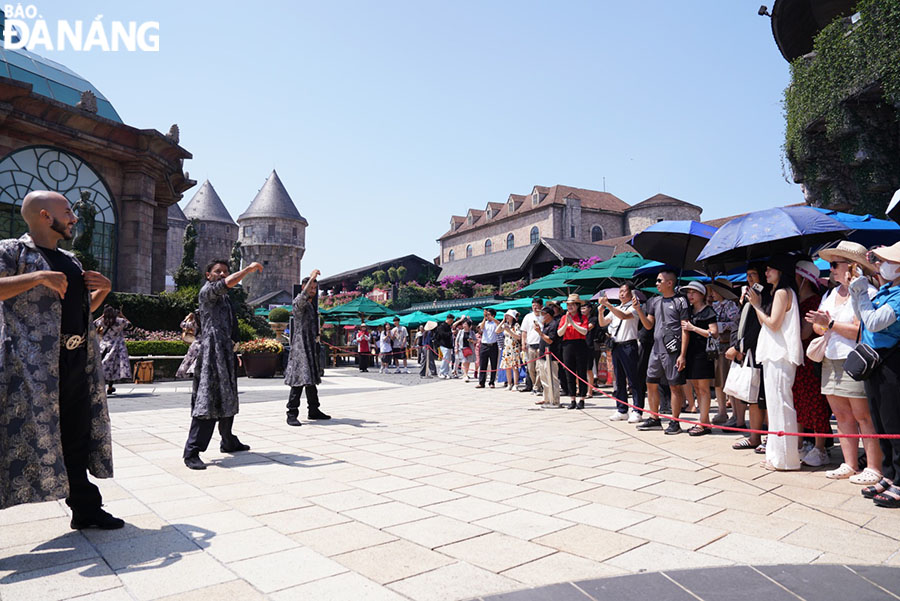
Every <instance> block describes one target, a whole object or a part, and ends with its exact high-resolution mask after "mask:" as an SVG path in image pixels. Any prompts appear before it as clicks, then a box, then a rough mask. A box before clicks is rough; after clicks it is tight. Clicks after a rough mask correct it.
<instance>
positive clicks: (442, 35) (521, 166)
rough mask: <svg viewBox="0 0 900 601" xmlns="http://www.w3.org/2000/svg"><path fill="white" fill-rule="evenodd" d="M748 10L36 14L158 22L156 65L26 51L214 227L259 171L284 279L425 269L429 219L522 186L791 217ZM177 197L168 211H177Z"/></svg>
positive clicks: (440, 7)
mask: <svg viewBox="0 0 900 601" xmlns="http://www.w3.org/2000/svg"><path fill="white" fill-rule="evenodd" d="M759 1H760V0H753V1H749V0H695V1H691V2H672V1H670V0H641V1H640V2H608V1H593V2H591V1H584V2H567V1H559V2H549V1H544V2H534V1H484V0H480V1H454V2H430V1H425V0H419V1H409V2H399V1H391V0H386V1H383V2H375V1H369V2H341V1H335V2H306V1H300V2H297V1H294V2H288V1H271V2H226V1H219V2H213V1H209V0H203V1H200V0H192V1H181V2H170V1H168V0H157V1H153V2H147V3H135V2H121V1H116V2H113V1H108V2H91V1H79V2H77V3H75V2H58V1H55V2H36V3H35V5H36V6H37V7H38V9H39V11H40V13H41V15H42V16H43V17H44V18H45V19H49V20H56V19H76V18H80V19H83V20H85V21H87V20H90V19H93V18H94V17H95V16H96V15H98V14H102V15H103V19H104V20H121V21H127V20H135V21H139V22H140V21H145V20H158V21H159V22H160V52H158V53H141V52H137V53H127V52H119V53H102V52H99V51H92V52H90V53H77V52H52V53H51V52H43V51H41V50H40V49H38V50H37V51H38V52H39V53H41V54H44V55H46V56H48V57H49V58H53V59H55V60H59V61H60V62H63V63H64V64H66V65H67V66H69V67H70V68H71V69H73V70H74V71H76V72H78V73H79V74H81V75H82V76H83V77H85V78H87V79H89V80H90V81H92V82H93V83H94V85H96V86H97V87H98V88H99V89H100V90H101V91H102V92H103V93H104V94H105V95H106V96H107V98H109V99H110V101H111V102H112V103H113V105H114V106H115V107H116V109H117V110H118V112H119V114H120V115H121V116H122V118H123V120H124V121H125V122H126V123H128V124H129V125H133V126H136V127H139V128H155V129H158V130H160V131H162V132H166V131H167V130H168V128H169V126H170V125H171V124H172V123H176V122H177V123H178V124H179V126H180V128H181V143H182V145H183V146H184V147H185V148H187V149H188V150H189V151H190V152H192V153H193V155H194V158H193V159H192V160H190V161H187V162H186V164H185V169H186V170H188V171H189V172H190V174H191V177H192V178H194V179H196V180H198V181H201V182H202V181H203V179H206V178H208V179H209V180H210V181H211V182H212V184H213V185H214V186H215V188H216V190H217V191H218V192H219V195H220V196H221V197H222V199H223V200H224V201H225V204H226V206H227V207H228V209H229V211H230V212H231V214H232V216H233V217H235V218H237V216H238V215H239V214H240V213H241V212H242V211H243V210H244V209H245V208H246V207H247V205H248V204H249V203H250V201H251V200H252V198H253V196H254V195H255V194H256V192H257V190H258V189H259V187H260V186H261V185H262V184H263V181H264V180H265V178H266V177H267V176H268V175H269V173H270V172H271V170H272V169H273V168H275V169H277V171H278V173H279V175H280V176H281V178H282V180H283V181H284V184H285V186H286V187H287V189H288V191H289V192H290V193H291V195H292V197H293V199H294V201H295V203H296V205H297V207H298V209H299V210H300V212H301V214H303V216H304V217H306V218H307V219H308V220H309V223H310V225H309V228H308V230H307V251H306V256H305V257H304V260H303V271H304V272H307V271H310V270H311V269H312V268H314V267H318V268H320V269H321V270H322V271H323V273H324V274H325V275H328V274H330V273H335V272H338V271H342V270H345V269H350V268H352V267H356V266H360V265H363V264H366V263H370V262H374V261H377V260H382V259H389V258H392V257H396V256H400V255H405V254H408V253H416V254H418V255H421V256H422V257H425V258H427V259H429V260H430V259H432V258H434V257H435V256H437V254H438V246H437V244H436V242H435V239H436V238H437V237H438V236H440V235H441V234H443V233H444V232H445V231H446V230H447V228H448V223H449V218H450V216H451V215H453V214H456V215H464V214H465V212H466V210H467V209H468V208H470V207H474V208H479V209H483V208H484V206H485V204H486V203H487V202H489V201H493V202H503V201H505V200H506V198H507V196H508V194H510V193H518V194H523V193H527V192H528V191H530V190H531V187H532V186H533V185H535V184H539V185H545V186H552V185H554V184H565V185H570V186H577V187H583V188H593V189H602V188H603V178H604V177H605V178H606V189H607V191H609V192H611V193H613V194H615V195H616V196H618V197H620V198H621V199H622V200H624V201H625V202H627V203H630V204H634V203H637V202H639V201H641V200H644V199H646V198H648V197H650V196H652V195H653V194H656V193H658V192H663V193H665V194H669V195H671V196H675V197H677V198H681V199H682V200H686V201H688V202H691V203H694V204H697V205H700V206H702V207H703V209H704V211H703V217H704V218H707V219H710V218H715V217H722V216H725V215H731V214H734V213H738V212H744V211H748V210H753V209H758V208H764V207H770V206H775V205H781V204H786V203H795V202H802V201H803V198H802V195H801V193H800V188H799V186H797V185H794V184H790V183H788V182H787V181H786V180H785V176H784V171H783V167H782V158H781V156H782V152H781V145H782V142H783V132H784V118H783V115H782V107H781V98H782V93H783V90H784V88H785V86H786V85H787V83H788V80H789V70H788V64H787V63H786V62H785V61H784V60H783V59H782V58H781V55H780V54H779V53H778V50H777V48H776V46H775V43H774V41H773V39H772V34H771V29H770V25H769V20H768V19H767V18H761V17H759V16H757V14H756V10H757V8H758V7H759ZM195 190H196V189H193V190H189V191H188V192H187V193H186V196H185V200H184V201H182V205H184V204H186V203H187V201H188V200H189V199H190V197H191V195H192V194H193V193H194V191H195Z"/></svg>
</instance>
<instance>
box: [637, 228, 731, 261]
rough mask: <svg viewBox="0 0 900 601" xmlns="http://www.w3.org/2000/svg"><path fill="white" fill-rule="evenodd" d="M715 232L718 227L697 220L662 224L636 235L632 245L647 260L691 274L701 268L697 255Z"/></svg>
mask: <svg viewBox="0 0 900 601" xmlns="http://www.w3.org/2000/svg"><path fill="white" fill-rule="evenodd" d="M715 233H716V228H714V227H713V226H711V225H706V224H705V223H700V222H698V221H660V222H657V223H654V224H653V225H651V226H650V227H648V228H647V229H645V230H644V231H642V232H640V233H637V234H635V235H634V237H632V238H631V241H630V242H629V244H630V245H631V246H632V248H634V250H636V251H638V252H639V253H640V254H641V256H642V257H644V258H645V259H651V260H653V261H660V262H662V263H666V264H668V265H673V266H675V267H676V268H677V269H679V270H683V271H690V270H697V269H701V267H702V266H701V265H700V264H699V263H697V255H699V254H700V251H702V250H703V248H704V247H705V246H706V244H707V243H708V242H709V239H710V238H711V237H712V235H713V234H715Z"/></svg>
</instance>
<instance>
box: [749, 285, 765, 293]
mask: <svg viewBox="0 0 900 601" xmlns="http://www.w3.org/2000/svg"><path fill="white" fill-rule="evenodd" d="M751 288H753V292H755V293H757V294H762V293H763V290H765V288H763V285H762V284H760V283H756V284H753V286H751Z"/></svg>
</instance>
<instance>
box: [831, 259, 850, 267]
mask: <svg viewBox="0 0 900 601" xmlns="http://www.w3.org/2000/svg"><path fill="white" fill-rule="evenodd" d="M842 263H843V264H844V265H849V264H850V263H848V262H847V261H832V262H831V263H829V265H831V268H832V269H834V268H835V267H837V266H838V265H840V264H842Z"/></svg>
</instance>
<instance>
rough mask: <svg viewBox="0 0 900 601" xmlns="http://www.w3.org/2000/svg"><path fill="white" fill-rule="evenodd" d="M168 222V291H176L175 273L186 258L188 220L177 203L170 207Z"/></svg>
mask: <svg viewBox="0 0 900 601" xmlns="http://www.w3.org/2000/svg"><path fill="white" fill-rule="evenodd" d="M166 221H167V222H168V224H169V230H168V231H167V232H166V290H174V288H175V272H176V271H177V270H178V266H179V265H181V258H182V257H183V256H184V230H185V228H187V224H188V219H187V217H185V216H184V211H182V210H181V207H179V206H178V203H175V204H173V205H171V206H170V207H169V209H168V214H167V218H166Z"/></svg>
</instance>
